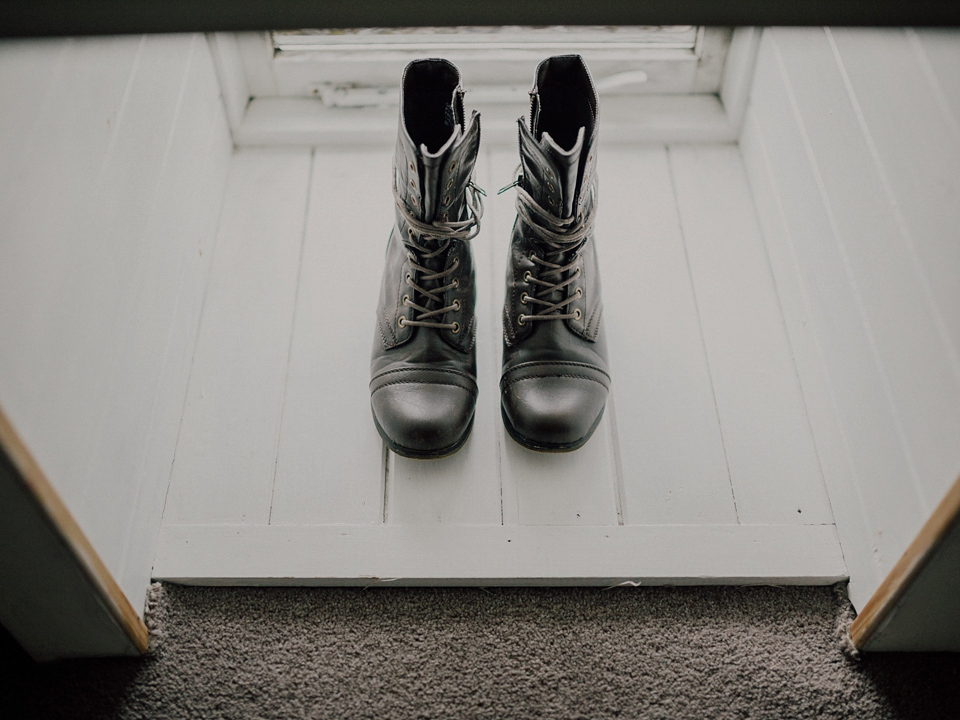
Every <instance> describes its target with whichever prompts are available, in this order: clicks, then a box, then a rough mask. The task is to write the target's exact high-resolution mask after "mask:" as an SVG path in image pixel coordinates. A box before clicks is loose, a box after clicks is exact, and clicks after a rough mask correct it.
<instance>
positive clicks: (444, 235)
mask: <svg viewBox="0 0 960 720" xmlns="http://www.w3.org/2000/svg"><path fill="white" fill-rule="evenodd" d="M394 177H396V171H394ZM483 194H484V192H483V190H482V189H481V188H479V187H478V186H476V185H474V183H473V181H472V180H471V181H470V182H468V183H467V187H466V190H465V195H466V206H467V217H466V218H465V219H463V220H434V221H433V222H429V223H427V222H423V221H422V220H420V219H418V218H417V217H415V216H414V215H413V214H412V213H411V212H410V210H408V209H407V206H406V203H404V201H403V198H402V197H401V196H400V192H399V190H397V186H396V184H394V186H393V199H394V201H395V202H396V204H397V208H398V209H399V210H400V214H401V215H402V216H403V219H404V221H406V223H407V239H406V240H404V241H403V242H404V245H405V246H406V248H407V257H408V259H409V260H410V266H411V268H412V269H413V272H411V273H407V276H406V278H405V279H406V282H407V285H409V286H410V288H411V289H412V290H413V296H412V297H411V296H410V295H404V296H403V305H404V307H408V308H412V309H413V310H415V311H416V312H418V313H419V315H416V316H414V315H413V314H411V315H410V316H409V317H407V316H406V315H401V316H400V317H399V318H398V320H397V324H398V325H400V327H406V326H408V325H409V326H413V327H429V328H436V329H439V330H450V331H451V332H453V334H454V335H456V334H457V333H459V332H460V323H458V322H452V323H445V322H438V320H439V318H440V317H442V316H443V315H444V314H445V313H447V312H449V311H451V310H459V309H460V301H459V300H456V299H455V300H454V301H453V302H452V303H451V304H450V305H446V306H443V307H439V305H441V304H442V302H443V294H444V293H445V292H447V291H448V290H451V289H454V288H458V287H460V281H459V280H458V279H457V278H452V279H451V280H450V281H449V282H446V278H448V277H449V276H450V275H452V274H453V273H454V272H456V270H457V267H458V266H459V265H460V258H458V257H454V258H453V262H452V263H451V264H450V266H449V267H448V268H446V269H444V270H440V271H437V270H435V269H434V268H431V267H428V261H430V260H432V259H434V258H437V257H443V256H444V253H446V251H447V249H448V248H449V247H450V244H451V243H452V242H453V241H454V240H460V241H464V242H465V241H469V240H473V238H475V237H476V236H477V233H479V232H480V218H481V217H483V200H482V198H481V195H483ZM444 282H446V284H443V283H444ZM427 284H429V287H428V286H427ZM418 300H420V302H417V301H418ZM431 305H432V306H433V307H430V306H431Z"/></svg>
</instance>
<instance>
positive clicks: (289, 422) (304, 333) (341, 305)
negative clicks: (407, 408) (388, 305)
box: [270, 147, 393, 525]
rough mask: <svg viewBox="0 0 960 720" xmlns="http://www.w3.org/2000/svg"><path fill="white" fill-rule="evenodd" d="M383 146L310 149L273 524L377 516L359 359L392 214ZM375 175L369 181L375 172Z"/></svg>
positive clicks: (373, 437) (377, 486) (379, 472)
mask: <svg viewBox="0 0 960 720" xmlns="http://www.w3.org/2000/svg"><path fill="white" fill-rule="evenodd" d="M390 162H391V153H390V149H389V148H386V147H384V148H370V149H354V150H350V151H336V150H333V151H330V150H318V151H317V154H316V157H315V160H314V170H313V181H312V184H311V190H310V210H309V217H308V219H307V231H306V239H305V245H304V249H303V263H302V266H301V269H300V289H299V293H298V297H297V309H296V314H295V320H294V328H293V339H292V342H291V346H290V347H291V350H290V353H291V354H290V364H289V369H288V371H287V381H286V395H285V401H284V408H283V425H282V428H281V431H280V445H279V452H278V455H277V469H276V480H275V483H274V489H273V499H272V512H271V516H270V522H271V523H273V524H287V523H292V524H305V525H311V524H323V523H343V522H347V523H372V522H380V520H381V518H382V516H383V510H382V501H383V449H382V442H381V440H380V436H379V435H378V434H377V431H376V428H375V427H374V425H373V419H372V418H371V415H370V391H369V389H368V382H369V380H370V371H369V358H370V348H371V345H372V343H373V332H374V330H375V308H376V302H377V297H378V294H379V290H380V273H381V271H382V268H383V253H384V247H385V243H386V238H387V235H388V233H389V232H390V226H391V224H392V223H393V198H392V196H391V194H390V167H391V165H390ZM375 179H376V180H375Z"/></svg>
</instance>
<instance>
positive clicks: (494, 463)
mask: <svg viewBox="0 0 960 720" xmlns="http://www.w3.org/2000/svg"><path fill="white" fill-rule="evenodd" d="M475 179H476V182H477V183H478V184H479V185H480V186H481V187H483V188H487V189H489V188H490V186H491V181H490V159H489V154H488V153H487V152H485V151H481V153H480V157H479V158H478V160H477V169H476V173H475ZM490 195H493V193H491V194H490ZM491 202H494V200H493V199H492V198H489V197H488V198H487V199H486V204H487V205H488V206H489V205H490V203H491ZM493 239H494V228H493V227H492V223H491V222H490V216H489V215H487V216H486V217H484V218H483V222H482V225H481V230H480V234H479V235H478V236H477V237H476V238H474V240H473V241H472V247H473V255H474V262H475V263H476V276H477V382H478V385H479V387H480V395H479V398H478V399H477V410H476V416H475V418H474V423H473V430H472V431H471V433H470V437H469V438H468V439H467V442H466V443H465V444H464V446H463V447H462V448H460V450H458V451H457V452H456V453H455V454H454V455H451V456H450V457H446V458H442V459H440V460H411V459H410V458H404V457H400V456H399V455H395V454H393V453H389V463H390V466H389V472H388V473H387V482H388V483H389V485H390V487H389V488H388V498H389V501H388V508H387V516H386V517H387V521H388V522H390V523H399V524H416V523H476V524H485V525H491V524H493V525H499V524H500V520H501V517H500V467H499V462H498V448H497V442H498V437H497V435H498V428H499V425H500V414H499V411H498V409H497V404H496V402H497V392H496V391H497V382H498V381H499V377H500V375H499V354H498V353H497V347H498V346H499V342H500V314H499V312H498V308H497V303H498V301H499V297H500V296H499V293H498V292H497V288H496V286H494V285H491V283H490V276H491V274H492V273H491V266H492V261H493V253H492V245H493Z"/></svg>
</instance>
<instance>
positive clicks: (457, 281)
mask: <svg viewBox="0 0 960 720" xmlns="http://www.w3.org/2000/svg"><path fill="white" fill-rule="evenodd" d="M450 284H451V285H453V286H454V287H455V288H459V287H460V281H459V280H458V279H457V278H454V279H453V282H451V283H450Z"/></svg>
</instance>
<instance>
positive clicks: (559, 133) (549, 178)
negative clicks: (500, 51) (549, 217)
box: [520, 55, 598, 219]
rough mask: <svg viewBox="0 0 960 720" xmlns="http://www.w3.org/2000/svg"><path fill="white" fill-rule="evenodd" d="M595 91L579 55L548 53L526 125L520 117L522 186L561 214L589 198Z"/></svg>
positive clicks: (573, 210) (579, 209)
mask: <svg viewBox="0 0 960 720" xmlns="http://www.w3.org/2000/svg"><path fill="white" fill-rule="evenodd" d="M597 111H598V103H597V93H596V89H595V88H594V85H593V80H592V78H591V77H590V72H589V70H588V69H587V66H586V64H585V63H584V62H583V58H581V57H580V56H579V55H559V56H556V57H551V58H547V59H546V60H544V61H543V62H541V63H540V65H539V66H538V67H537V72H536V76H535V79H534V86H533V89H532V90H531V91H530V126H529V129H528V128H527V126H526V125H525V124H524V122H523V119H522V118H521V120H520V164H521V168H522V171H523V172H522V179H521V186H522V187H523V188H524V190H526V191H527V192H528V193H530V195H531V196H532V197H533V199H534V200H535V201H536V202H537V203H538V204H539V205H540V206H541V207H543V208H544V209H545V210H547V211H549V212H550V213H551V214H553V215H555V216H557V217H558V218H560V219H569V218H571V217H573V216H574V215H575V214H581V213H582V212H583V210H584V206H585V205H586V204H587V203H589V202H592V201H593V198H592V193H591V192H590V191H589V190H590V187H591V183H592V181H593V177H594V172H593V170H594V168H595V163H594V158H595V153H594V152H593V148H594V145H595V143H596V136H597Z"/></svg>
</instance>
